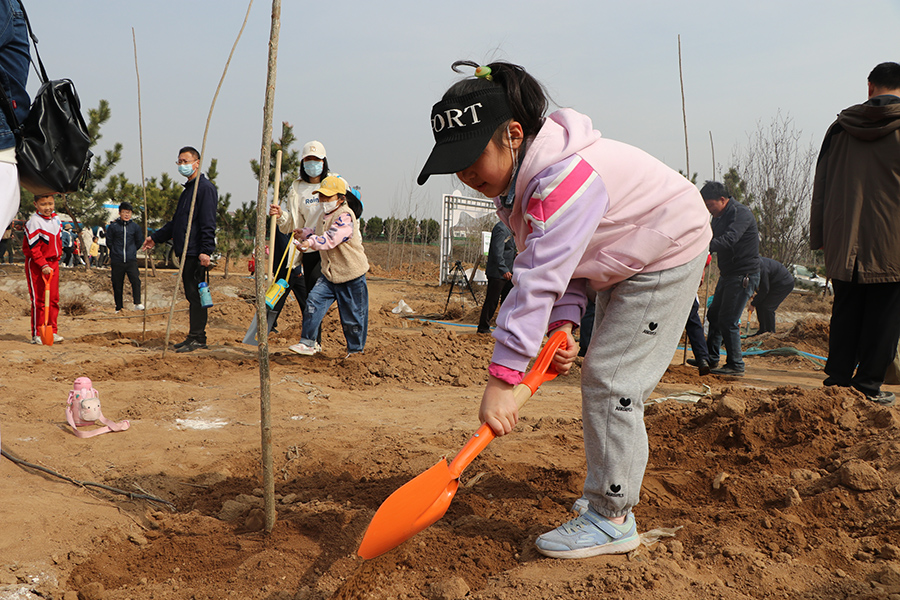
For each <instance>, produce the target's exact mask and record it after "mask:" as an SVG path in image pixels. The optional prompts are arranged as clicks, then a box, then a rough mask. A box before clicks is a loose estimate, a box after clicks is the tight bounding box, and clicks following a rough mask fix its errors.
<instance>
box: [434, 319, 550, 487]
mask: <svg viewBox="0 0 900 600" xmlns="http://www.w3.org/2000/svg"><path fill="white" fill-rule="evenodd" d="M565 343H566V333H565V332H564V331H557V332H556V333H554V334H553V335H552V336H550V339H549V340H548V341H547V343H546V344H545V345H544V349H543V350H541V353H540V354H539V355H538V357H537V360H535V361H534V365H533V366H532V367H531V370H530V371H528V374H526V375H525V379H523V380H522V383H520V384H519V385H517V386H516V387H515V388H513V397H514V398H515V399H516V406H518V407H519V408H522V407H523V406H525V403H526V402H528V400H529V399H531V397H532V396H533V395H534V393H535V392H536V391H537V389H538V387H540V385H541V384H542V383H544V382H545V381H550V380H551V379H554V378H555V377H556V376H557V375H559V373H558V372H557V371H556V369H554V368H553V366H552V365H551V364H550V363H551V362H552V361H553V355H554V354H556V351H557V349H559V348H560V347H561V346H564V345H565ZM495 437H497V434H495V433H494V430H493V429H491V426H490V425H488V424H487V423H482V425H481V427H479V428H478V431H476V432H475V435H473V436H472V437H471V438H470V439H469V441H468V442H466V445H465V446H463V448H462V450H460V451H459V453H458V454H457V455H456V456H455V457H454V458H453V462H451V463H450V475H451V476H452V477H453V478H454V479H456V478H458V477H459V476H460V475H461V474H462V472H463V469H465V468H466V467H468V466H469V463H471V462H472V461H473V460H475V457H476V456H478V455H479V454H480V453H481V451H482V450H484V449H485V448H486V447H487V445H488V444H490V443H491V442H492V441H493V439H494V438H495Z"/></svg>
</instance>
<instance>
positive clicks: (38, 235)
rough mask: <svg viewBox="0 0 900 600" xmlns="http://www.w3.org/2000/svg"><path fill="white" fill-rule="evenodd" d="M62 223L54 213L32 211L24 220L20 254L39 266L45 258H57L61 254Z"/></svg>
mask: <svg viewBox="0 0 900 600" xmlns="http://www.w3.org/2000/svg"><path fill="white" fill-rule="evenodd" d="M61 232H62V223H60V221H59V217H58V216H56V213H53V214H52V215H51V216H49V217H45V216H42V215H39V214H38V213H34V214H33V215H31V217H30V218H29V219H28V221H26V222H25V236H24V237H23V238H22V254H24V255H25V259H26V260H29V259H30V260H31V261H33V262H34V263H35V264H37V265H38V266H39V267H44V266H45V265H46V264H47V260H48V259H49V260H59V257H60V256H62V235H61Z"/></svg>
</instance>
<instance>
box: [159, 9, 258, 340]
mask: <svg viewBox="0 0 900 600" xmlns="http://www.w3.org/2000/svg"><path fill="white" fill-rule="evenodd" d="M252 6H253V0H250V4H249V5H247V14H246V15H244V22H243V23H242V24H241V30H240V31H239V32H238V35H237V39H235V40H234V45H232V46H231V53H230V54H229V55H228V60H227V61H225V69H224V70H223V71H222V77H221V78H220V79H219V85H218V86H216V93H215V94H214V95H213V99H212V104H210V106H209V115H208V116H207V117H206V128H205V129H204V130H203V144H202V145H201V146H200V159H199V164H198V165H197V178H196V179H197V180H196V181H195V182H194V193H193V194H192V195H191V208H190V210H189V211H188V222H187V231H185V233H184V248H182V250H181V264H179V265H178V279H177V280H176V281H175V286H174V288H173V290H172V301H171V302H170V303H169V320H168V322H167V323H166V339H165V340H164V341H163V353H162V355H163V358H165V357H166V351H167V350H168V348H169V334H170V333H171V331H172V316H173V315H174V314H175V300H176V298H177V297H178V282H179V281H181V274H182V273H183V272H184V262H185V259H187V249H188V245H189V243H190V241H191V225H192V222H193V220H194V206H195V205H196V204H197V189H198V188H199V187H200V185H199V181H200V176H201V173H202V169H201V167H202V166H203V157H204V156H206V138H207V136H208V135H209V123H210V121H212V114H213V109H214V108H215V107H216V99H217V98H218V97H219V91H220V90H221V89H222V82H224V81H225V75H226V74H227V73H228V65H230V64H231V57H232V56H234V49H235V48H237V44H238V42H239V41H240V40H241V35H243V33H244V27H246V26H247V18H248V17H249V16H250V7H252Z"/></svg>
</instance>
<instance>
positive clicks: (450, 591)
mask: <svg viewBox="0 0 900 600" xmlns="http://www.w3.org/2000/svg"><path fill="white" fill-rule="evenodd" d="M370 253H371V254H372V256H371V260H372V262H373V264H374V265H376V266H375V267H373V270H372V274H371V275H372V276H371V277H370V280H369V289H370V306H371V312H370V330H369V343H368V346H367V348H366V352H365V353H364V354H363V355H361V356H354V357H351V358H350V359H344V358H343V356H344V352H343V338H342V335H341V332H340V327H339V323H338V321H337V318H336V316H335V315H334V314H330V315H329V317H328V318H327V320H326V324H325V329H324V335H323V342H324V346H325V351H324V352H323V353H322V354H321V355H318V356H315V357H300V356H296V355H293V354H292V353H290V352H289V351H287V346H288V345H290V344H292V343H294V342H295V341H296V340H297V338H298V337H299V311H298V310H297V307H296V303H293V301H291V302H292V303H290V304H289V305H288V308H287V309H286V311H285V313H284V314H283V315H282V317H281V321H280V323H279V329H280V332H279V333H278V334H276V335H274V336H272V338H271V339H270V351H271V354H270V377H271V418H272V427H271V436H272V449H273V452H274V462H275V492H276V500H277V521H276V523H275V527H274V530H273V531H272V532H271V533H270V534H266V533H263V532H261V531H259V528H260V525H259V524H260V514H262V512H261V510H260V506H261V505H262V502H263V501H262V497H261V496H262V491H261V488H262V476H261V467H260V462H261V451H260V438H261V434H260V402H259V398H260V393H259V388H260V375H259V368H258V357H257V351H256V349H255V348H253V347H250V346H245V345H242V344H240V343H239V340H240V338H242V337H243V334H244V332H245V330H246V328H247V325H248V323H249V321H250V317H251V315H252V313H253V308H252V306H250V305H249V304H248V303H247V301H246V299H247V298H249V297H252V293H253V281H252V280H251V279H249V278H247V277H245V276H243V275H244V274H245V273H246V271H244V270H243V266H244V265H241V268H238V269H235V270H236V271H239V272H240V276H235V275H232V276H230V277H229V278H227V279H225V278H223V277H222V275H221V273H218V272H214V276H213V278H212V284H211V287H212V290H213V299H214V301H215V303H216V305H215V307H214V308H213V309H212V313H211V315H210V327H209V334H210V349H209V351H205V352H197V353H193V354H190V355H178V354H174V353H173V352H171V351H168V352H167V353H166V354H165V356H163V353H162V348H163V343H164V339H165V331H166V318H167V315H168V302H169V300H170V298H171V295H172V287H173V285H174V281H175V275H174V273H173V272H160V274H159V276H158V277H155V278H151V279H150V280H149V286H150V298H151V300H150V302H149V303H148V304H149V307H150V310H149V311H148V312H149V314H150V315H152V316H150V317H148V318H147V322H146V325H145V324H144V320H143V315H142V314H141V313H136V312H128V311H126V312H125V313H123V314H122V315H114V314H113V312H112V310H111V309H112V298H111V294H110V286H109V281H108V271H95V272H83V271H76V270H66V271H64V273H63V277H62V291H63V294H62V295H63V305H64V307H66V308H67V309H69V311H70V312H72V313H73V314H65V315H62V316H61V317H60V333H61V334H62V335H64V336H65V337H66V340H65V341H64V342H62V343H59V344H56V345H54V346H52V347H43V346H35V345H31V344H28V343H27V339H28V338H27V323H28V318H27V307H28V303H27V300H25V299H23V294H25V292H24V289H25V288H24V277H23V275H22V271H21V266H17V267H7V266H4V267H3V268H0V323H2V329H0V352H2V354H3V356H4V360H3V361H2V363H0V391H2V393H3V397H4V400H3V402H2V403H0V432H2V436H3V437H2V447H3V450H4V452H5V453H6V454H7V455H8V456H9V457H13V458H15V457H18V458H20V459H22V460H24V461H27V462H29V463H31V464H34V465H38V466H40V467H44V468H46V469H50V470H52V471H55V472H58V473H61V474H64V475H65V476H67V477H70V478H74V479H76V480H80V481H89V482H94V483H99V484H103V485H106V486H111V487H114V488H118V489H122V490H126V491H128V492H131V493H137V494H146V495H150V496H153V497H156V498H159V499H163V500H165V501H166V502H168V503H171V504H169V505H167V504H162V503H158V502H151V501H147V500H144V499H140V498H135V497H129V496H123V495H119V494H116V493H112V492H109V491H107V490H105V489H103V488H99V487H97V486H76V485H73V484H72V483H70V482H67V481H63V480H61V479H59V478H57V477H54V476H51V475H49V474H47V473H44V472H42V471H38V470H35V469H33V468H28V467H24V466H20V465H18V464H16V463H14V462H13V461H12V460H9V459H2V460H0V479H2V483H3V484H2V485H0V506H2V515H3V523H4V529H5V531H4V533H3V534H2V535H0V599H4V600H5V599H13V598H15V599H20V598H22V599H25V598H45V599H47V598H53V599H66V600H74V599H75V598H82V599H96V600H99V599H106V600H126V599H135V600H136V599H144V598H154V599H160V600H181V599H185V600H187V599H212V598H223V597H235V598H249V599H257V598H258V599H265V600H295V599H296V600H307V599H309V600H319V599H326V598H340V599H351V598H358V599H363V598H371V599H385V600H386V599H389V598H390V599H395V600H399V599H418V598H428V599H436V600H454V599H458V598H464V597H465V598H473V599H500V600H506V599H509V600H513V599H519V598H537V599H548V600H549V599H562V598H633V599H637V600H649V599H674V600H688V599H690V600H694V599H696V598H721V599H744V598H819V599H838V598H840V599H843V598H854V599H856V598H862V599H875V598H879V599H880V598H900V518H898V514H897V500H898V497H900V435H898V426H900V414H898V411H897V409H888V408H882V407H879V406H876V405H874V404H872V403H870V402H868V401H866V400H865V399H864V398H863V397H862V396H861V395H859V394H856V393H853V392H850V391H844V390H837V391H835V390H830V389H829V390H826V389H823V388H822V387H821V379H822V374H821V367H820V366H819V364H818V362H817V360H816V359H815V358H811V357H809V356H808V355H803V354H798V353H796V352H793V351H784V350H779V349H784V348H793V349H796V350H802V351H804V352H807V353H809V354H813V355H818V356H824V355H825V354H826V353H827V331H828V321H827V318H828V312H829V310H830V306H829V304H828V301H827V300H822V299H815V298H811V297H808V296H799V295H798V296H792V297H791V298H789V299H788V301H787V302H786V303H785V305H784V306H783V308H782V310H781V311H780V312H779V315H780V328H779V329H780V331H781V333H777V334H768V335H765V336H758V337H753V338H750V339H748V340H747V347H748V348H749V347H751V346H752V347H755V348H757V349H759V350H774V351H775V352H774V353H766V354H758V355H753V356H750V357H748V358H747V364H748V373H747V375H746V376H745V377H744V378H743V379H726V378H715V377H705V378H700V377H699V376H697V374H696V371H695V370H694V369H692V368H690V367H687V366H684V365H683V364H682V359H683V358H684V353H683V352H682V351H681V350H679V351H677V352H676V354H675V355H674V356H673V361H672V366H671V367H670V369H669V371H668V373H667V374H666V376H665V377H664V378H663V381H662V382H661V383H660V384H659V386H658V388H657V390H656V391H655V393H654V398H656V399H659V400H660V401H659V402H658V403H655V404H651V405H650V406H649V407H648V410H647V415H646V422H647V427H648V431H649V435H650V447H651V456H650V464H649V466H648V470H647V474H646V477H645V481H644V490H643V494H642V501H641V503H640V504H639V505H638V506H637V508H636V511H635V512H636V515H637V518H638V526H639V528H640V530H641V531H642V532H650V533H649V535H647V536H646V537H647V539H646V544H645V545H642V546H641V547H640V548H639V549H638V550H636V551H634V552H632V553H630V554H628V555H624V556H612V557H597V558H592V559H587V560H578V561H559V560H553V559H547V558H543V557H541V556H540V555H539V554H537V552H536V551H535V550H534V547H533V542H534V538H535V536H536V535H537V534H539V533H541V532H543V531H545V530H547V529H550V528H552V527H554V526H556V525H557V524H559V523H560V522H562V521H564V520H566V519H568V518H569V517H570V514H571V513H569V512H568V510H569V507H570V506H571V504H572V502H573V501H574V500H575V499H577V498H578V497H579V495H580V488H581V485H582V482H583V477H584V457H583V451H582V433H581V427H580V405H579V387H578V373H577V372H576V373H574V374H572V375H570V376H568V377H564V378H558V379H557V380H554V381H552V382H549V383H546V384H545V385H544V386H543V387H542V389H541V390H540V391H539V393H538V395H537V396H536V398H535V399H534V400H533V401H532V402H531V403H530V404H529V405H528V406H526V407H525V408H524V409H523V417H522V419H521V421H520V423H519V425H518V426H517V428H516V431H515V432H514V433H513V434H512V435H510V436H507V437H505V438H503V439H499V440H495V441H494V442H493V443H492V444H491V445H490V446H488V447H487V449H486V450H485V451H484V452H482V454H481V455H480V456H479V457H478V458H477V459H476V460H475V461H474V462H473V463H472V464H471V465H470V466H469V467H468V469H467V470H466V471H465V472H464V473H463V475H462V478H461V483H462V485H461V486H460V489H459V492H458V493H457V494H456V497H455V498H454V500H453V502H452V503H451V505H450V508H449V510H448V512H447V514H446V515H445V516H444V517H443V519H441V520H440V521H438V522H437V523H435V524H434V525H433V526H431V527H430V528H428V529H426V530H425V531H423V532H422V533H420V534H419V535H417V536H416V537H414V538H413V539H411V540H410V541H408V542H406V543H404V544H402V545H401V546H400V547H398V548H397V549H396V550H394V551H392V552H389V553H387V554H385V555H383V556H381V557H379V558H377V559H373V560H369V561H364V560H362V559H360V558H359V557H357V556H356V549H357V547H358V545H359V542H360V539H361V537H362V535H363V532H364V531H365V528H366V526H367V525H368V523H369V520H370V519H371V518H372V515H373V514H374V512H375V510H376V509H377V508H378V507H379V506H380V504H381V502H382V501H383V500H384V499H385V498H386V497H387V496H388V495H389V494H390V493H391V492H393V491H394V490H396V489H397V488H398V487H400V486H401V485H402V484H403V483H405V482H406V481H408V480H409V479H411V478H412V477H414V476H416V475H418V474H419V473H421V472H423V471H424V470H425V469H427V468H428V467H430V466H432V465H433V464H435V462H436V461H438V460H440V459H441V457H443V456H447V455H449V456H453V455H454V454H455V452H456V451H458V450H459V448H461V447H462V445H463V444H464V443H465V441H466V440H467V439H468V438H469V436H470V435H471V434H472V433H473V432H474V431H475V429H476V428H477V426H478V423H477V406H478V402H479V400H480V397H481V387H482V385H483V384H484V382H485V381H486V376H487V375H486V366H487V363H488V360H489V357H490V353H491V345H492V344H491V342H492V340H491V338H490V337H489V336H486V335H478V334H476V333H474V323H475V321H476V319H477V313H478V307H477V305H476V304H475V303H473V302H472V301H471V299H466V298H465V297H464V296H463V295H462V294H459V293H456V292H454V294H453V297H452V298H451V302H450V309H451V310H450V314H449V315H447V316H445V315H444V305H445V304H446V302H447V295H448V288H447V287H446V286H445V287H443V288H441V287H438V286H437V285H436V280H437V274H436V268H435V266H434V265H433V264H428V263H417V264H414V265H405V266H401V267H398V268H395V269H385V268H382V267H380V266H378V265H381V264H384V263H383V262H380V260H379V256H377V252H376V251H375V249H370ZM126 293H127V292H126ZM401 299H403V300H404V301H405V302H406V303H407V304H409V305H410V306H411V307H412V308H413V310H414V311H415V314H416V315H424V316H426V317H428V318H429V320H427V321H423V320H420V319H419V318H401V317H399V316H397V315H394V314H393V313H391V312H390V309H391V308H393V307H394V306H396V305H397V302H398V301H399V300H401ZM185 306H186V303H185V302H184V301H179V302H178V303H177V305H176V309H178V310H179V312H175V313H174V321H173V333H172V335H171V339H170V341H179V340H180V339H181V336H182V335H183V333H184V328H185V325H186V319H187V317H186V313H185V312H183V309H184V307H185ZM434 321H439V322H434ZM448 323H450V324H448ZM751 326H752V322H751ZM576 371H577V369H576ZM82 375H86V376H89V377H90V378H91V379H93V381H94V385H95V387H96V388H97V389H98V390H100V392H101V398H102V399H103V407H104V412H105V414H106V415H107V416H108V417H110V418H113V419H115V420H119V419H123V418H127V419H130V421H131V424H132V425H131V428H130V429H129V430H128V431H126V432H122V433H115V434H107V435H103V436H99V437H96V438H91V439H79V438H76V437H75V436H73V435H72V434H71V433H70V432H69V431H68V429H67V426H66V425H65V420H64V412H63V410H64V405H65V399H66V395H67V392H68V390H69V389H70V388H71V385H72V381H73V380H74V379H75V378H76V377H78V376H82ZM704 386H709V390H708V393H706V394H705V395H702V396H700V395H694V396H690V395H686V394H685V393H686V392H699V393H700V394H702V393H703V392H704V391H705V390H704ZM887 389H892V390H893V391H900V388H887ZM654 533H655V534H656V535H654ZM658 535H662V536H663V537H662V538H660V539H659V540H658V541H656V536H658Z"/></svg>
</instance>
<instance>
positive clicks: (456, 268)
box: [444, 261, 478, 315]
mask: <svg viewBox="0 0 900 600" xmlns="http://www.w3.org/2000/svg"><path fill="white" fill-rule="evenodd" d="M475 268H476V269H477V268H478V265H477V264H476V265H475ZM472 274H473V275H474V274H475V269H473V270H472ZM460 279H462V280H463V281H465V282H466V287H467V288H468V289H469V293H470V294H472V300H474V301H475V302H478V298H476V297H475V291H474V290H473V289H472V284H471V283H469V278H468V277H466V272H465V270H464V269H463V268H462V262H461V261H456V263H454V265H453V270H451V271H450V293H449V294H447V303H446V304H444V314H445V315H446V314H447V307H448V306H450V298H452V297H453V288H454V287H456V285H457V284H459V280H460Z"/></svg>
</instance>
